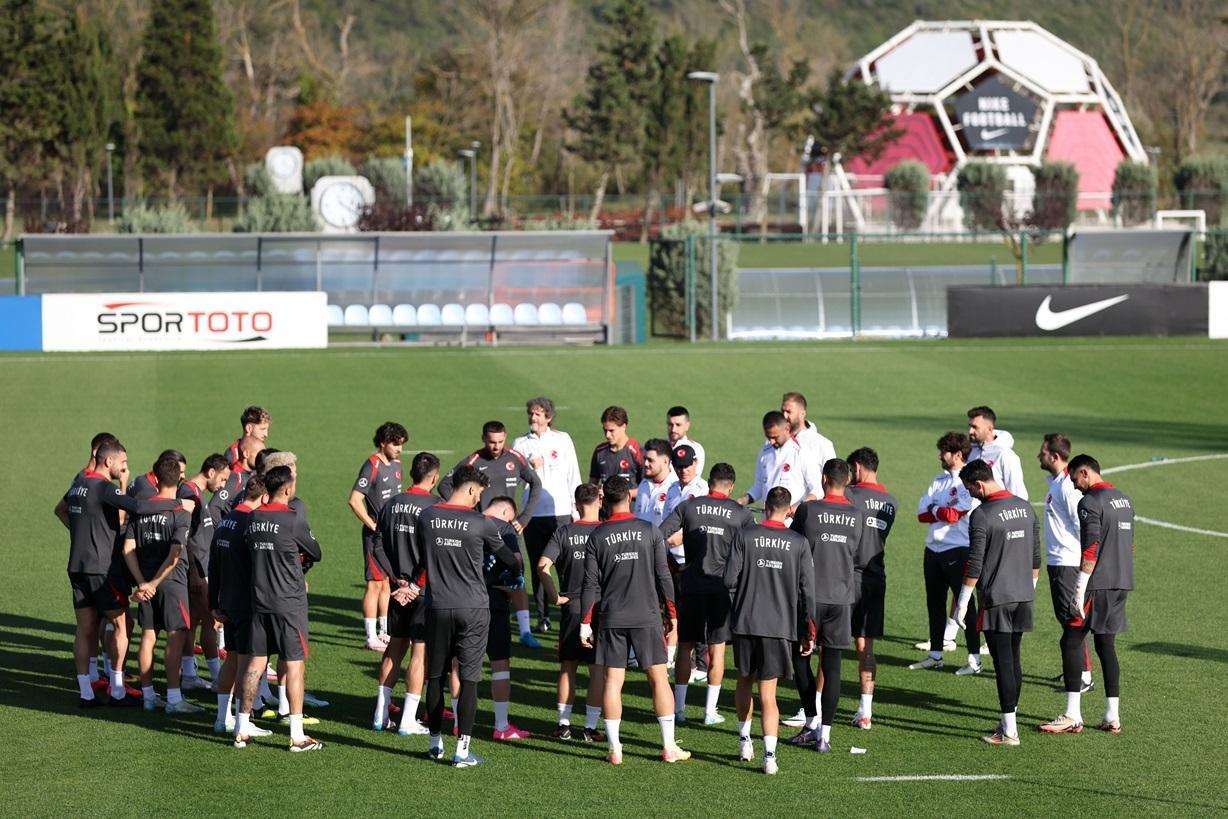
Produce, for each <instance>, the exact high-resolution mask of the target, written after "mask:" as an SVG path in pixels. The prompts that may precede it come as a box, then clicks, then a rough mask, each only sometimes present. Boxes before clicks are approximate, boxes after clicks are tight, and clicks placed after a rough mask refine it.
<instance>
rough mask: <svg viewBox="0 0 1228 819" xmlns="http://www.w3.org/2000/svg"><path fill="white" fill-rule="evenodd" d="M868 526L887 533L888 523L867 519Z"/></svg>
mask: <svg viewBox="0 0 1228 819" xmlns="http://www.w3.org/2000/svg"><path fill="white" fill-rule="evenodd" d="M866 526H869V527H870V528H871V529H882V530H883V531H884V532H885V531H887V521H885V520H879V519H878V518H866Z"/></svg>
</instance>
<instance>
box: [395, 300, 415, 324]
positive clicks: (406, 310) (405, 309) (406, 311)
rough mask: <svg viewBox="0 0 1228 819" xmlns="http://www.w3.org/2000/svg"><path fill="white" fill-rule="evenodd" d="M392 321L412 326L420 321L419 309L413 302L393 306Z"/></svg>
mask: <svg viewBox="0 0 1228 819" xmlns="http://www.w3.org/2000/svg"><path fill="white" fill-rule="evenodd" d="M392 323H393V324H395V325H397V326H398V327H412V326H413V325H415V324H417V323H418V311H417V310H416V309H414V306H413V305H412V304H398V305H397V306H396V307H394V308H392Z"/></svg>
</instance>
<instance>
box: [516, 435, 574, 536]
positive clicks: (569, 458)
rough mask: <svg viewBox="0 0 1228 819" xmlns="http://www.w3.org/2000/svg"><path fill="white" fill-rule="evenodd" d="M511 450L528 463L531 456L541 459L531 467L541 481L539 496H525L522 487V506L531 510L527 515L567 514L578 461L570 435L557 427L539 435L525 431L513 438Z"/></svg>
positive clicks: (562, 515) (572, 500)
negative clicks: (536, 464) (538, 463)
mask: <svg viewBox="0 0 1228 819" xmlns="http://www.w3.org/2000/svg"><path fill="white" fill-rule="evenodd" d="M512 449H514V450H516V451H517V452H519V453H520V454H521V455H523V456H524V457H525V459H526V460H528V461H529V462H530V464H532V460H533V459H534V458H541V459H542V465H541V466H540V467H535V469H536V471H537V477H539V478H541V482H542V491H541V493H540V496H539V497H534V498H531V497H528V495H529V488H528V487H525V490H524V495H525V496H524V498H523V499H522V508H527V509H531V510H532V511H531V512H530V515H531V516H532V517H535V518H546V517H549V518H556V517H571V514H572V507H573V505H574V503H575V494H576V487H577V486H579V485H580V464H579V462H578V461H577V460H576V448H575V446H574V445H573V444H572V442H571V436H570V435H568V434H567V433H566V432H562V431H561V430H557V429H548V430H546V432H545V433H543V434H542V435H540V436H539V435H536V434H534V433H532V432H529V433H526V434H524V435H521V436H520V437H519V438H517V439H516V440H515V442H513V443H512Z"/></svg>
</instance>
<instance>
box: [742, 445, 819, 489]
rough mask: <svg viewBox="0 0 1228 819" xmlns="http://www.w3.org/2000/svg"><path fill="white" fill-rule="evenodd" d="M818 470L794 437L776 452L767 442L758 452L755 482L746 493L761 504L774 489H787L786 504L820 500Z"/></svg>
mask: <svg viewBox="0 0 1228 819" xmlns="http://www.w3.org/2000/svg"><path fill="white" fill-rule="evenodd" d="M822 474H823V473H822V471H821V469H820V467H819V465H818V464H817V463H816V462H815V458H813V457H810V456H809V454H808V453H807V452H806V451H805V450H804V449H802V445H801V444H800V443H798V441H797V439H796V438H790V439H789V440H787V441H785V443H784V445H783V446H781V447H780V448H779V449H777V448H776V447H775V446H773V445H772V443H771V442H770V441H769V442H768V443H765V444H764V445H763V448H762V449H760V450H759V461H758V463H756V464H755V482H754V484H752V485H751V487H750V489H749V490H748V491H747V494H748V495H750V497H751V499H752V500H755V501H762V500H763V499H764V498H765V497H766V496H767V493H768V492H769V491H771V490H772V489H773V488H775V487H777V486H783V487H784V488H785V489H788V490H789V497H790V503H791V504H793V505H796V504H798V503H800V502H801V501H802V499H803V498H805V497H806V496H807V495H813V496H814V497H816V498H821V497H823V481H822Z"/></svg>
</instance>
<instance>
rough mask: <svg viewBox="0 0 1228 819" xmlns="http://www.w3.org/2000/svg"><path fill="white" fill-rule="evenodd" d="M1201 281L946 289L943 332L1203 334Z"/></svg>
mask: <svg viewBox="0 0 1228 819" xmlns="http://www.w3.org/2000/svg"><path fill="white" fill-rule="evenodd" d="M1207 311H1208V300H1207V287H1206V285H1203V284H1119V285H1113V284H1074V285H1066V286H1062V285H1039V284H1036V285H1022V286H1018V287H979V286H978V287H949V288H947V334H948V335H949V336H951V337H952V338H975V337H987V336H1182V335H1201V336H1206V335H1207Z"/></svg>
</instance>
